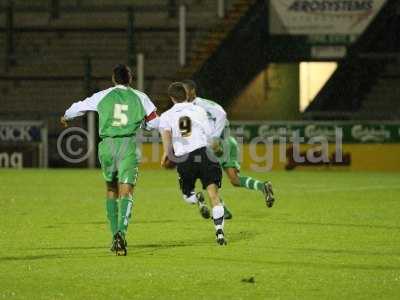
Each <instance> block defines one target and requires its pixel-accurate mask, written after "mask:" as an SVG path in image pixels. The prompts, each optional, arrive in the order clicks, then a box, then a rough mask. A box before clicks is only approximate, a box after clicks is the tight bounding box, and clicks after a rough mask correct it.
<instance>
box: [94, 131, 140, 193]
mask: <svg viewBox="0 0 400 300" xmlns="http://www.w3.org/2000/svg"><path fill="white" fill-rule="evenodd" d="M99 160H100V164H101V170H102V172H103V177H104V180H105V181H107V182H113V181H117V180H118V182H119V183H129V184H132V185H135V184H136V180H137V176H138V164H139V160H138V157H137V154H136V138H135V137H115V138H111V137H108V138H105V139H103V140H102V141H101V142H100V143H99Z"/></svg>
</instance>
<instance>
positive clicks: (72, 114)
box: [61, 88, 112, 123]
mask: <svg viewBox="0 0 400 300" xmlns="http://www.w3.org/2000/svg"><path fill="white" fill-rule="evenodd" d="M111 90H112V88H109V89H107V90H104V91H100V92H98V93H95V94H93V95H92V96H91V97H87V98H86V99H85V100H83V101H78V102H75V103H73V104H72V105H71V106H70V107H69V108H68V109H67V110H66V111H65V114H64V117H63V118H64V121H68V120H72V119H74V118H76V117H80V116H83V115H84V114H85V113H86V112H87V111H97V105H98V104H99V103H100V101H101V100H102V99H103V98H104V97H105V96H106V95H107V94H108V93H109V92H110V91H111ZM61 123H63V122H62V121H61Z"/></svg>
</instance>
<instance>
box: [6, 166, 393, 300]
mask: <svg viewBox="0 0 400 300" xmlns="http://www.w3.org/2000/svg"><path fill="white" fill-rule="evenodd" d="M244 173H246V174H251V175H254V176H255V177H260V176H264V177H266V178H270V179H271V180H272V181H273V183H274V186H275V190H276V196H277V202H276V205H275V206H274V207H273V208H272V209H268V208H266V206H265V204H264V201H263V199H262V197H261V195H259V194H258V193H257V192H253V191H247V190H244V189H237V188H233V187H232V186H230V184H228V182H227V181H224V186H223V190H222V195H223V197H224V198H225V201H226V203H227V204H228V206H229V208H230V209H231V210H232V213H233V214H234V218H233V220H231V221H226V223H225V228H226V235H227V239H228V242H229V243H228V245H227V246H225V247H221V246H218V245H217V244H216V243H215V240H214V228H213V225H212V222H211V221H210V220H203V219H201V217H200V215H199V214H198V211H197V209H196V207H191V206H189V205H187V204H186V203H184V201H183V200H182V198H181V196H180V193H179V191H178V186H177V180H176V173H175V172H174V171H161V170H160V171H142V172H141V174H140V178H139V182H138V186H137V191H136V203H135V207H134V216H133V219H132V222H131V224H130V227H129V233H128V243H129V252H128V256H127V257H116V256H115V255H114V254H112V253H111V252H110V251H109V244H110V241H111V237H110V234H109V231H108V227H107V224H106V219H105V208H104V184H103V182H102V178H101V175H100V171H98V170H96V171H87V170H48V171H38V170H21V171H11V170H1V171H0V299H157V298H158V299H205V298H209V299H400V216H399V215H400V174H399V173H397V174H396V173H350V172H328V171H303V172H301V171H294V172H292V173H290V172H272V173H270V174H264V175H263V174H259V173H258V174H257V173H251V172H244ZM224 180H226V179H224Z"/></svg>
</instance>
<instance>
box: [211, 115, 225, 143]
mask: <svg viewBox="0 0 400 300" xmlns="http://www.w3.org/2000/svg"><path fill="white" fill-rule="evenodd" d="M226 122H227V118H226V112H225V111H218V114H216V120H215V130H214V132H213V133H212V137H213V138H220V137H221V135H222V132H223V131H224V129H225V126H226Z"/></svg>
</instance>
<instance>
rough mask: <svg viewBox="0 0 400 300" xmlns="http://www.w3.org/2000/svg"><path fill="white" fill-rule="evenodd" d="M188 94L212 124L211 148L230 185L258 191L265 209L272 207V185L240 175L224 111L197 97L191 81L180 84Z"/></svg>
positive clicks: (212, 103)
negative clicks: (262, 198)
mask: <svg viewBox="0 0 400 300" xmlns="http://www.w3.org/2000/svg"><path fill="white" fill-rule="evenodd" d="M182 83H183V84H184V85H185V87H186V89H187V92H188V96H189V101H191V102H192V103H193V104H195V105H196V106H200V107H202V108H204V110H205V111H206V112H207V116H208V118H209V120H210V122H211V123H212V133H211V136H212V138H213V139H214V141H213V142H212V143H211V148H212V150H213V151H214V153H215V155H216V156H217V157H218V160H219V163H220V164H221V167H222V168H223V169H224V171H225V173H226V175H228V177H229V180H230V182H231V184H232V185H233V186H235V187H243V188H246V189H250V190H256V191H260V192H261V193H262V194H263V196H264V199H265V203H266V205H267V207H272V206H273V204H274V201H275V197H274V193H273V190H272V184H271V182H270V181H262V180H257V179H254V178H252V177H249V176H243V175H241V174H240V164H239V161H238V156H239V147H238V144H237V141H236V140H235V138H234V137H232V136H230V135H229V132H228V130H224V129H226V128H228V127H229V121H228V120H227V117H226V112H225V110H224V109H223V108H222V107H221V106H220V105H219V104H217V103H215V102H214V101H211V100H207V99H203V98H200V97H197V93H196V89H197V86H196V83H195V82H194V81H193V80H190V79H186V80H184V81H183V82H182Z"/></svg>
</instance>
